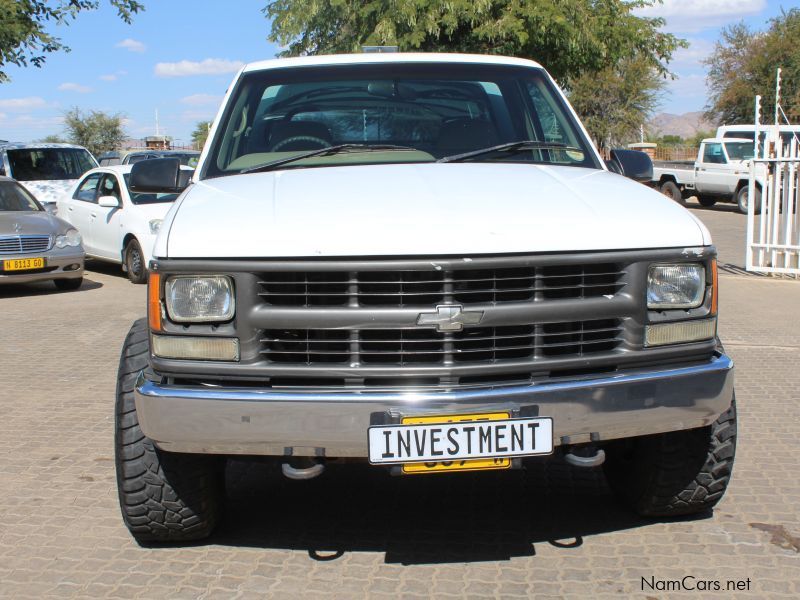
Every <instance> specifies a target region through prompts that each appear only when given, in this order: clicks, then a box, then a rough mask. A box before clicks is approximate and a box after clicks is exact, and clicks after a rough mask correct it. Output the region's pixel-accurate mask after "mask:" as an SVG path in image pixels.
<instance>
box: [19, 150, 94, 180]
mask: <svg viewBox="0 0 800 600" xmlns="http://www.w3.org/2000/svg"><path fill="white" fill-rule="evenodd" d="M7 152H8V162H9V164H10V166H11V173H10V175H11V177H13V178H14V179H16V180H17V181H52V180H59V179H77V178H78V177H80V176H81V175H83V174H84V173H85V172H86V171H88V170H89V169H94V168H95V167H96V166H97V164H95V162H94V159H93V158H92V155H91V154H89V151H88V150H84V149H83V148H29V149H24V150H8V151H7Z"/></svg>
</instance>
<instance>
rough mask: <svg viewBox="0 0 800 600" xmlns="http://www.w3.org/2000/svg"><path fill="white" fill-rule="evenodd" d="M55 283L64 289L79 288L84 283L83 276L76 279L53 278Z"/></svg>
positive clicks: (60, 288)
mask: <svg viewBox="0 0 800 600" xmlns="http://www.w3.org/2000/svg"><path fill="white" fill-rule="evenodd" d="M53 283H54V284H55V286H56V287H57V288H58V289H59V290H62V291H68V290H77V289H78V288H79V287H81V285H83V277H75V278H74V279H53Z"/></svg>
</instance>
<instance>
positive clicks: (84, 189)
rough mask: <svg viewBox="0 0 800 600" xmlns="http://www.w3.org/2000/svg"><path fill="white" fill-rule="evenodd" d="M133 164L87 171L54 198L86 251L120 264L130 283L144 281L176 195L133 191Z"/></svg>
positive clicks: (60, 211)
mask: <svg viewBox="0 0 800 600" xmlns="http://www.w3.org/2000/svg"><path fill="white" fill-rule="evenodd" d="M131 167H132V165H114V166H108V167H100V168H97V169H92V170H91V171H89V172H87V173H86V174H85V175H84V176H83V177H82V178H81V179H80V180H79V181H78V182H77V183H76V184H75V185H73V187H72V188H71V189H70V190H69V193H67V194H65V195H64V196H63V197H62V198H61V199H60V200H59V201H58V216H59V217H61V218H62V219H64V220H65V221H67V222H68V223H71V224H72V225H73V226H75V227H76V228H77V229H78V231H80V232H81V235H82V236H83V244H84V247H85V249H86V254H87V256H89V257H91V258H99V259H101V260H108V261H111V262H116V263H120V264H122V268H123V270H124V271H126V272H127V274H128V279H130V280H131V281H132V282H133V283H144V282H145V280H146V279H147V265H148V264H149V261H150V258H151V257H152V253H153V243H154V242H155V239H156V234H158V230H159V227H160V226H161V221H162V219H163V218H164V216H165V215H166V214H167V211H169V209H170V207H171V206H172V202H173V201H174V200H175V198H177V197H178V195H177V194H134V193H131V192H130V190H129V189H128V178H129V174H130V171H131Z"/></svg>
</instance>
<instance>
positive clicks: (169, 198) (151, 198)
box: [123, 173, 179, 204]
mask: <svg viewBox="0 0 800 600" xmlns="http://www.w3.org/2000/svg"><path fill="white" fill-rule="evenodd" d="M123 177H124V178H125V187H127V188H128V195H129V196H130V197H131V202H133V203H134V204H159V203H161V202H174V201H175V199H176V198H177V197H178V195H179V194H134V193H133V192H132V191H131V175H130V173H125V175H123Z"/></svg>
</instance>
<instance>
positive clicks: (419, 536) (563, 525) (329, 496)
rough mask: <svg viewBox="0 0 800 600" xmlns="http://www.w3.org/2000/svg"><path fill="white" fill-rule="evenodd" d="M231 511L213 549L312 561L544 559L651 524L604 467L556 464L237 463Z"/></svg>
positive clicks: (231, 472) (231, 473) (231, 471)
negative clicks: (620, 494) (291, 471)
mask: <svg viewBox="0 0 800 600" xmlns="http://www.w3.org/2000/svg"><path fill="white" fill-rule="evenodd" d="M227 490H228V491H227V507H226V510H225V517H224V520H223V522H222V523H221V524H220V526H219V527H218V528H217V532H216V533H215V534H214V536H213V537H212V538H211V539H210V540H208V542H210V543H212V544H220V545H230V546H249V547H258V548H279V549H290V550H303V551H306V552H308V555H309V557H310V558H311V559H313V560H336V559H338V558H340V557H342V556H344V555H346V554H347V553H349V552H383V553H385V562H386V563H396V564H404V565H409V564H433V563H453V562H476V561H497V560H509V559H511V558H513V557H521V556H535V555H536V544H549V545H551V546H555V547H558V548H563V549H570V548H577V547H579V546H581V545H582V544H583V543H584V538H585V537H587V536H592V535H597V534H601V533H606V532H611V531H619V530H625V529H631V528H636V527H641V526H643V525H646V524H649V523H651V521H647V520H645V519H642V518H640V517H637V516H636V515H634V514H632V513H631V512H628V511H626V510H625V509H624V508H622V507H620V506H619V505H618V504H617V502H616V500H615V499H614V497H613V496H612V494H611V492H610V491H609V490H608V487H607V486H606V483H605V478H604V477H603V474H602V470H601V469H575V468H573V467H570V466H569V465H567V464H566V463H564V462H563V460H561V459H558V458H552V459H548V460H543V461H537V462H535V463H533V466H532V467H531V468H529V469H527V470H519V471H502V472H501V471H496V472H485V473H462V474H447V475H422V476H417V477H392V476H390V475H388V474H387V473H386V472H385V471H383V470H376V469H375V468H374V467H369V466H367V465H332V466H329V467H328V470H327V471H326V473H325V474H324V475H323V476H321V477H319V478H318V479H315V480H312V481H299V482H298V481H288V480H286V479H283V478H282V477H281V476H280V475H279V474H277V472H276V470H275V468H274V467H270V466H269V465H265V464H263V463H248V462H241V461H234V462H229V465H228V476H227Z"/></svg>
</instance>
